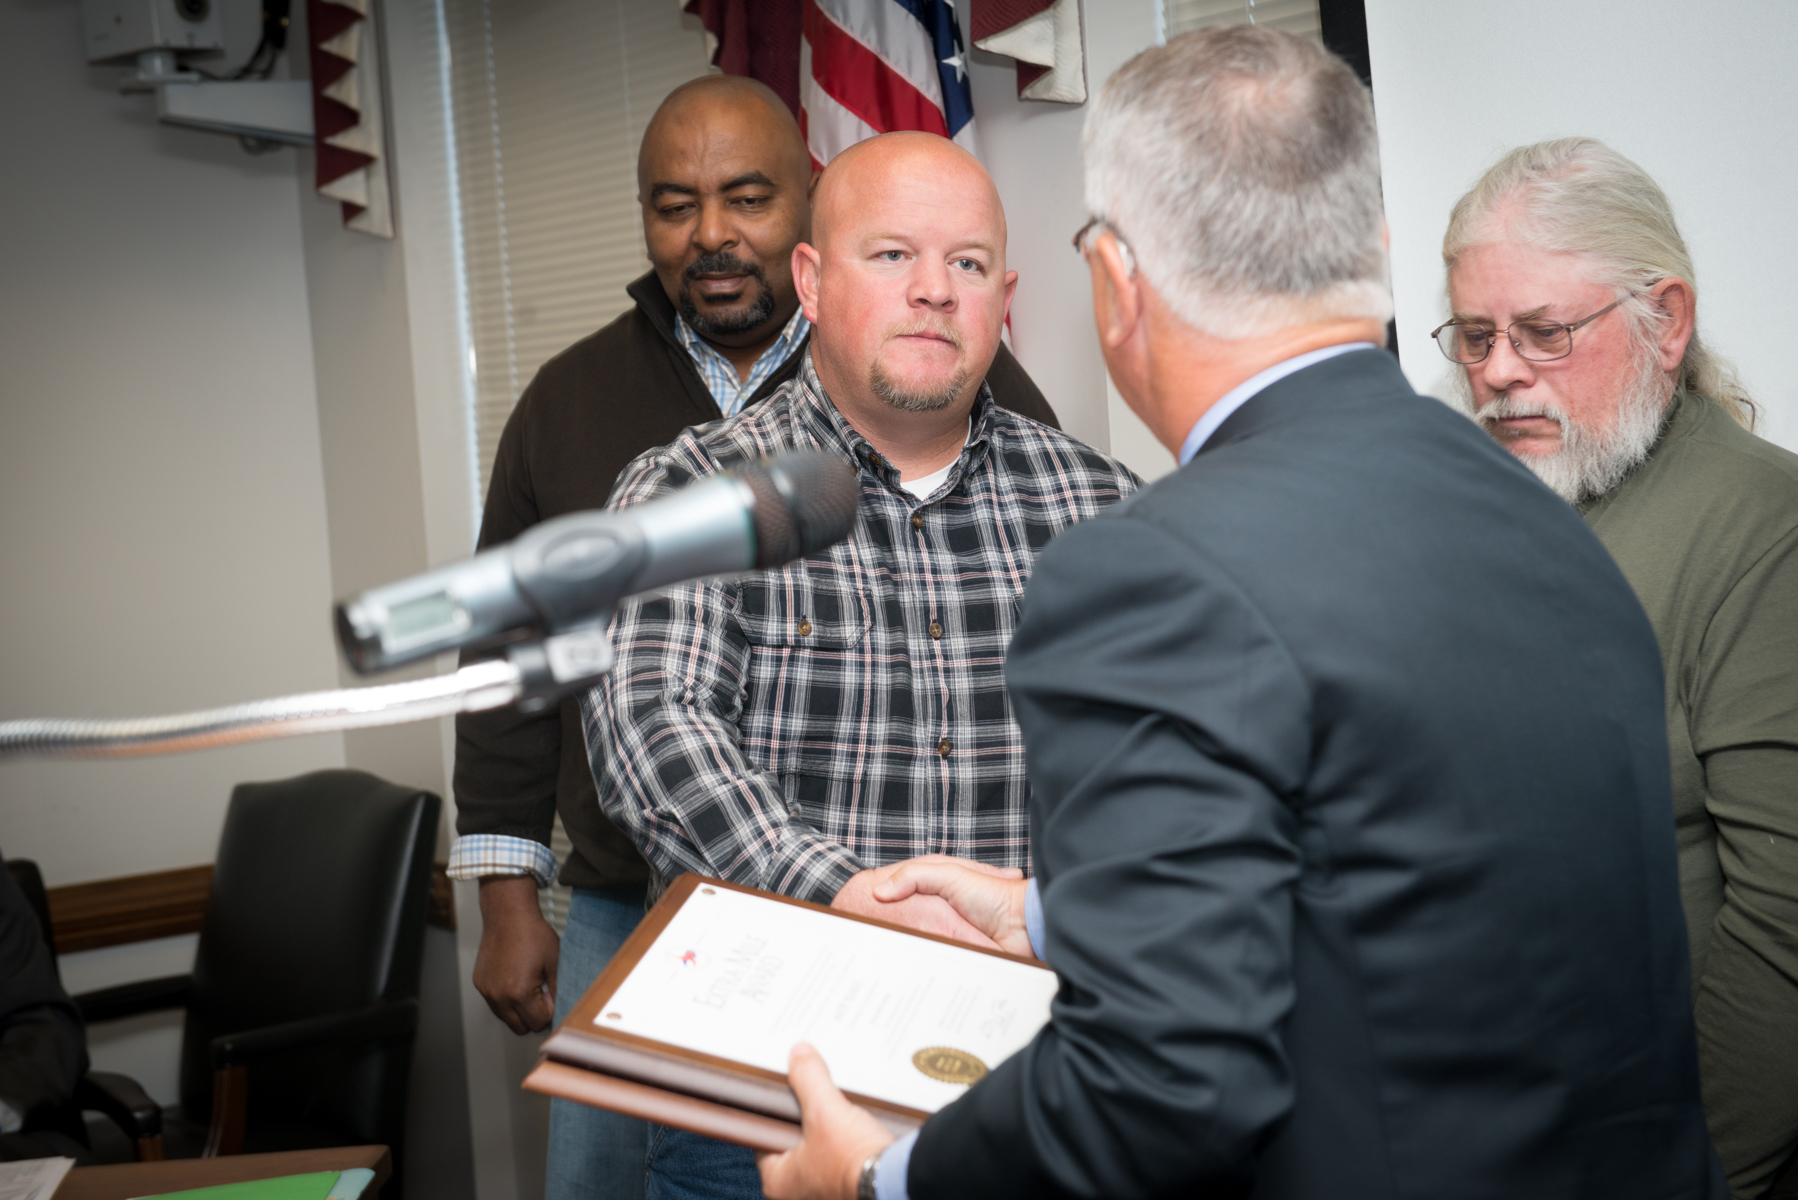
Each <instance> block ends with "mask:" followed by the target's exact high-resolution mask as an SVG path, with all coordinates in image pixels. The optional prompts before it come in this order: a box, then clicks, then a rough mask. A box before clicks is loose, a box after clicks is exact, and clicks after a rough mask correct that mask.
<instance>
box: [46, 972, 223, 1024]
mask: <svg viewBox="0 0 1798 1200" xmlns="http://www.w3.org/2000/svg"><path fill="white" fill-rule="evenodd" d="M193 987H194V977H193V976H192V975H170V976H167V977H165V978H163V979H143V980H139V981H138V982H137V983H122V984H120V985H119V986H118V987H109V988H101V989H99V990H98V991H94V992H83V993H81V994H80V995H79V996H76V997H75V1007H77V1008H79V1009H80V1010H81V1019H82V1020H84V1021H86V1022H87V1023H88V1024H89V1025H92V1024H94V1023H95V1022H97V1021H116V1020H118V1019H119V1018H120V1017H135V1016H137V1015H138V1014H139V1013H147V1012H157V1011H159V1010H161V1009H165V1008H186V1007H187V1001H188V997H189V996H191V995H192V994H193Z"/></svg>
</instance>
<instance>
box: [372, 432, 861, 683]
mask: <svg viewBox="0 0 1798 1200" xmlns="http://www.w3.org/2000/svg"><path fill="white" fill-rule="evenodd" d="M858 499H859V496H858V489H857V485H856V481H855V473H854V472H853V471H851V470H850V469H849V468H848V466H846V465H845V464H844V463H842V462H841V461H840V460H838V459H837V458H835V457H833V456H831V455H829V454H825V453H823V452H821V451H817V450H805V451H798V452H795V453H790V454H783V455H780V456H779V457H776V458H765V459H762V460H760V461H759V462H753V463H749V464H746V465H744V466H740V467H736V468H734V469H732V470H730V471H725V472H722V473H720V474H718V475H713V476H710V477H708V478H706V479H704V480H701V481H699V482H697V483H693V484H690V485H688V486H687V487H684V488H682V489H681V490H679V491H677V492H675V493H674V494H673V495H670V496H665V497H663V498H662V499H660V500H654V501H651V502H650V503H648V504H643V505H640V506H638V507H635V508H629V509H624V510H620V511H615V512H602V511H593V512H580V513H570V514H569V515H567V516H563V517H557V518H555V519H554V520H550V521H545V522H544V523H543V524H541V525H537V526H533V527H532V528H531V529H528V530H526V531H525V532H524V533H523V534H521V535H520V536H519V537H518V538H517V539H516V540H514V541H512V542H509V543H507V544H506V545H503V546H496V547H494V548H493V549H491V550H486V551H483V552H482V553H480V554H477V555H475V556H474V557H473V558H469V559H466V560H464V561H462V562H459V563H455V564H452V565H450V566H447V567H439V568H438V569H436V570H434V571H428V572H426V573H424V574H422V575H415V576H413V577H412V578H411V579H404V580H400V581H399V582H397V583H390V584H387V585H385V586H384V587H378V588H374V589H371V590H370V591H366V592H363V593H362V594H361V595H360V596H356V597H354V598H353V599H350V600H346V601H343V602H342V603H340V604H338V605H337V636H338V641H339V642H340V643H341V644H342V646H343V651H344V654H345V655H346V656H347V657H348V658H349V660H350V665H351V666H353V667H354V668H355V669H356V670H357V671H358V672H361V673H363V674H368V673H371V672H374V671H384V670H386V669H388V668H390V667H397V666H401V665H402V664H405V663H409V662H414V661H416V660H418V659H421V658H428V657H430V656H432V655H434V654H441V653H443V652H444V651H446V650H460V649H464V648H467V647H479V646H484V645H491V644H497V643H499V642H502V641H506V640H509V638H510V637H511V636H513V635H516V634H518V633H519V632H520V631H532V632H537V633H547V634H557V633H562V632H564V631H567V630H572V629H579V628H582V627H591V626H594V625H597V624H599V623H602V622H603V621H604V620H605V619H606V618H607V617H609V616H610V615H611V611H612V609H613V607H614V606H616V604H617V603H618V601H619V600H621V599H623V598H624V597H626V596H631V595H635V594H636V593H638V592H647V591H653V590H654V589H656V588H659V587H665V586H667V585H668V584H671V583H680V582H683V581H685V580H688V579H697V578H701V577H704V576H708V575H723V574H731V573H734V572H738V571H746V570H750V569H752V568H768V567H778V566H782V565H784V564H786V563H789V562H792V561H793V560H794V559H796V558H802V557H804V556H805V555H808V554H815V553H817V552H818V551H820V550H823V549H825V548H826V547H828V546H832V545H835V544H836V543H837V542H840V541H842V540H843V539H844V538H845V537H847V536H848V535H849V531H850V529H852V528H853V527H854V525H855V510H856V503H857V500H858ZM553 640H554V639H552V641H553ZM604 657H605V659H606V662H605V664H604V665H601V664H600V663H598V662H594V663H592V664H591V665H592V666H593V667H597V668H598V669H599V670H603V669H604V667H605V666H609V660H610V653H609V648H608V649H607V650H606V651H605V652H604ZM581 673H582V674H586V673H590V671H588V670H582V671H581ZM556 674H557V677H558V678H560V677H562V676H563V674H564V672H562V671H558V672H556Z"/></svg>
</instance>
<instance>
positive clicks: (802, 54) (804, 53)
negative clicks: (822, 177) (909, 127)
mask: <svg viewBox="0 0 1798 1200" xmlns="http://www.w3.org/2000/svg"><path fill="white" fill-rule="evenodd" d="M799 104H800V109H799V131H800V132H801V133H802V134H804V135H805V144H806V147H807V148H808V149H809V150H810V151H811V153H812V161H813V162H814V163H816V164H817V165H818V167H819V168H820V169H822V168H823V167H824V166H826V165H827V164H828V163H829V162H830V160H831V159H833V158H835V157H836V156H837V155H839V154H841V153H842V152H843V151H845V150H847V149H849V147H851V146H853V145H855V143H857V142H859V141H861V140H863V139H864V138H871V137H873V136H875V135H876V134H878V133H879V132H880V130H878V129H875V128H874V127H872V126H871V125H869V124H868V123H867V122H866V121H864V120H862V119H861V118H860V117H858V116H856V115H855V114H854V113H852V112H850V111H849V110H848V109H846V108H844V107H843V106H842V105H841V104H838V103H837V102H836V100H835V99H834V98H833V97H832V96H831V94H830V93H829V92H827V91H825V90H824V89H823V88H821V87H819V86H818V81H817V80H816V79H814V78H812V46H811V43H810V42H807V41H801V42H800V43H799Z"/></svg>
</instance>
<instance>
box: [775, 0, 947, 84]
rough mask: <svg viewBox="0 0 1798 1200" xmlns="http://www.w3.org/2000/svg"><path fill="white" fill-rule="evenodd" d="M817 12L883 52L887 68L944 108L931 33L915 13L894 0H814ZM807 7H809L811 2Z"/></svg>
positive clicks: (879, 53) (872, 47)
mask: <svg viewBox="0 0 1798 1200" xmlns="http://www.w3.org/2000/svg"><path fill="white" fill-rule="evenodd" d="M812 3H815V4H816V5H817V6H818V12H819V14H820V15H821V16H823V17H824V18H825V19H826V20H828V21H830V22H832V23H833V24H835V25H836V27H837V28H839V29H841V30H842V31H843V32H844V33H847V34H848V35H849V36H850V37H852V38H854V39H855V40H856V41H858V42H860V43H861V44H862V45H864V46H866V47H868V48H869V49H870V50H873V51H874V52H875V53H876V54H878V55H880V57H881V59H882V61H884V62H885V63H886V65H887V66H888V67H890V68H891V69H892V70H894V71H896V72H898V73H899V75H900V76H901V77H902V78H904V79H905V80H906V81H907V82H909V83H910V84H911V85H912V86H913V87H915V88H917V89H918V90H919V91H920V92H922V93H924V96H925V98H926V99H928V100H929V101H930V103H931V104H933V105H935V106H936V107H937V108H939V109H940V108H942V107H943V85H942V81H941V79H940V77H939V76H938V74H937V61H936V54H935V52H934V51H933V50H932V48H931V43H930V34H929V33H928V32H927V31H926V30H925V28H924V25H923V23H922V22H921V21H920V20H919V19H918V16H917V14H916V13H914V12H912V11H911V10H910V9H909V8H907V7H905V6H904V5H903V4H900V3H896V2H895V0H812ZM807 7H810V5H808V6H807Z"/></svg>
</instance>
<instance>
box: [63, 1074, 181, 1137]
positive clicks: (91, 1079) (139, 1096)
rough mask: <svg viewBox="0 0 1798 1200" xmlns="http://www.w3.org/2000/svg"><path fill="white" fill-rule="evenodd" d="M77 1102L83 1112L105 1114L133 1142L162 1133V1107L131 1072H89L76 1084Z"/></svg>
mask: <svg viewBox="0 0 1798 1200" xmlns="http://www.w3.org/2000/svg"><path fill="white" fill-rule="evenodd" d="M75 1103H76V1104H78V1105H80V1106H81V1109H82V1111H84V1112H97V1113H104V1114H106V1116H107V1117H108V1118H110V1119H111V1121H112V1123H113V1124H114V1125H117V1126H118V1127H119V1128H120V1129H121V1130H122V1131H124V1134H125V1136H126V1137H129V1138H131V1139H132V1140H134V1141H135V1140H137V1139H138V1138H149V1137H156V1136H158V1135H159V1134H161V1133H162V1108H161V1106H160V1105H158V1104H157V1103H156V1101H154V1100H152V1099H150V1097H149V1096H148V1095H146V1094H145V1092H144V1089H143V1088H141V1087H139V1086H138V1084H137V1080H135V1079H133V1078H131V1077H130V1076H129V1075H114V1074H113V1073H112V1072H111V1071H89V1072H88V1073H87V1076H86V1078H84V1079H82V1081H81V1082H80V1083H79V1084H77V1085H76V1087H75Z"/></svg>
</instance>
